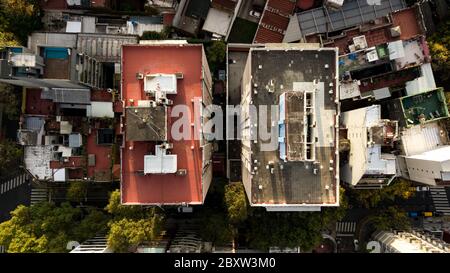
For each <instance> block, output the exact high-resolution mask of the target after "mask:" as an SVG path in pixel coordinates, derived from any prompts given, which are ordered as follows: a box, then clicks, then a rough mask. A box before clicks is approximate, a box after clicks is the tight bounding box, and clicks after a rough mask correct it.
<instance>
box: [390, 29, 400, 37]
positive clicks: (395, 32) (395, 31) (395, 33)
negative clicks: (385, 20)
mask: <svg viewBox="0 0 450 273" xmlns="http://www.w3.org/2000/svg"><path fill="white" fill-rule="evenodd" d="M390 32H391V37H393V38H396V37H400V35H402V29H401V28H400V26H396V27H393V28H391V29H390Z"/></svg>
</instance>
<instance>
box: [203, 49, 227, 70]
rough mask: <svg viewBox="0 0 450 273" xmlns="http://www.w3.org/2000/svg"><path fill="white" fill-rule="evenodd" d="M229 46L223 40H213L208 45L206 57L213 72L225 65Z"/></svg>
mask: <svg viewBox="0 0 450 273" xmlns="http://www.w3.org/2000/svg"><path fill="white" fill-rule="evenodd" d="M226 49H227V46H226V44H225V42H223V41H213V42H212V43H211V44H209V45H207V46H206V57H207V59H208V64H209V68H210V70H211V72H212V73H214V72H215V71H216V70H217V69H220V68H221V67H222V66H224V65H225V56H226Z"/></svg>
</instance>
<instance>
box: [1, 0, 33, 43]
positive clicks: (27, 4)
mask: <svg viewBox="0 0 450 273" xmlns="http://www.w3.org/2000/svg"><path fill="white" fill-rule="evenodd" d="M40 16H41V12H40V8H39V0H0V33H8V34H7V35H6V36H5V35H3V37H4V38H3V39H5V37H6V38H7V41H9V42H13V41H18V42H19V43H21V44H23V45H25V44H26V42H27V38H28V35H29V34H30V33H31V32H33V31H34V30H36V29H39V28H40V27H41V18H40ZM12 35H13V36H14V38H13V37H12Z"/></svg>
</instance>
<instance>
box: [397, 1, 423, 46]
mask: <svg viewBox="0 0 450 273" xmlns="http://www.w3.org/2000/svg"><path fill="white" fill-rule="evenodd" d="M392 19H393V23H394V26H400V29H401V32H402V33H401V35H400V39H402V40H407V39H410V38H413V37H414V36H416V35H419V34H424V33H423V31H422V29H421V28H420V26H419V23H418V22H419V21H418V20H417V18H416V11H415V7H411V8H409V9H404V10H400V11H397V12H394V13H392Z"/></svg>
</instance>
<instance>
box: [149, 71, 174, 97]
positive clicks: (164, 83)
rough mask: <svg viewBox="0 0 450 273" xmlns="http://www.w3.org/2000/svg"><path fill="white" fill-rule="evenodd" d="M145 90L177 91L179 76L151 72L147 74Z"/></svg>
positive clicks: (158, 91)
mask: <svg viewBox="0 0 450 273" xmlns="http://www.w3.org/2000/svg"><path fill="white" fill-rule="evenodd" d="M144 91H145V92H148V93H165V94H176V93H177V76H176V75H175V74H150V75H146V76H145V80H144Z"/></svg>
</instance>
